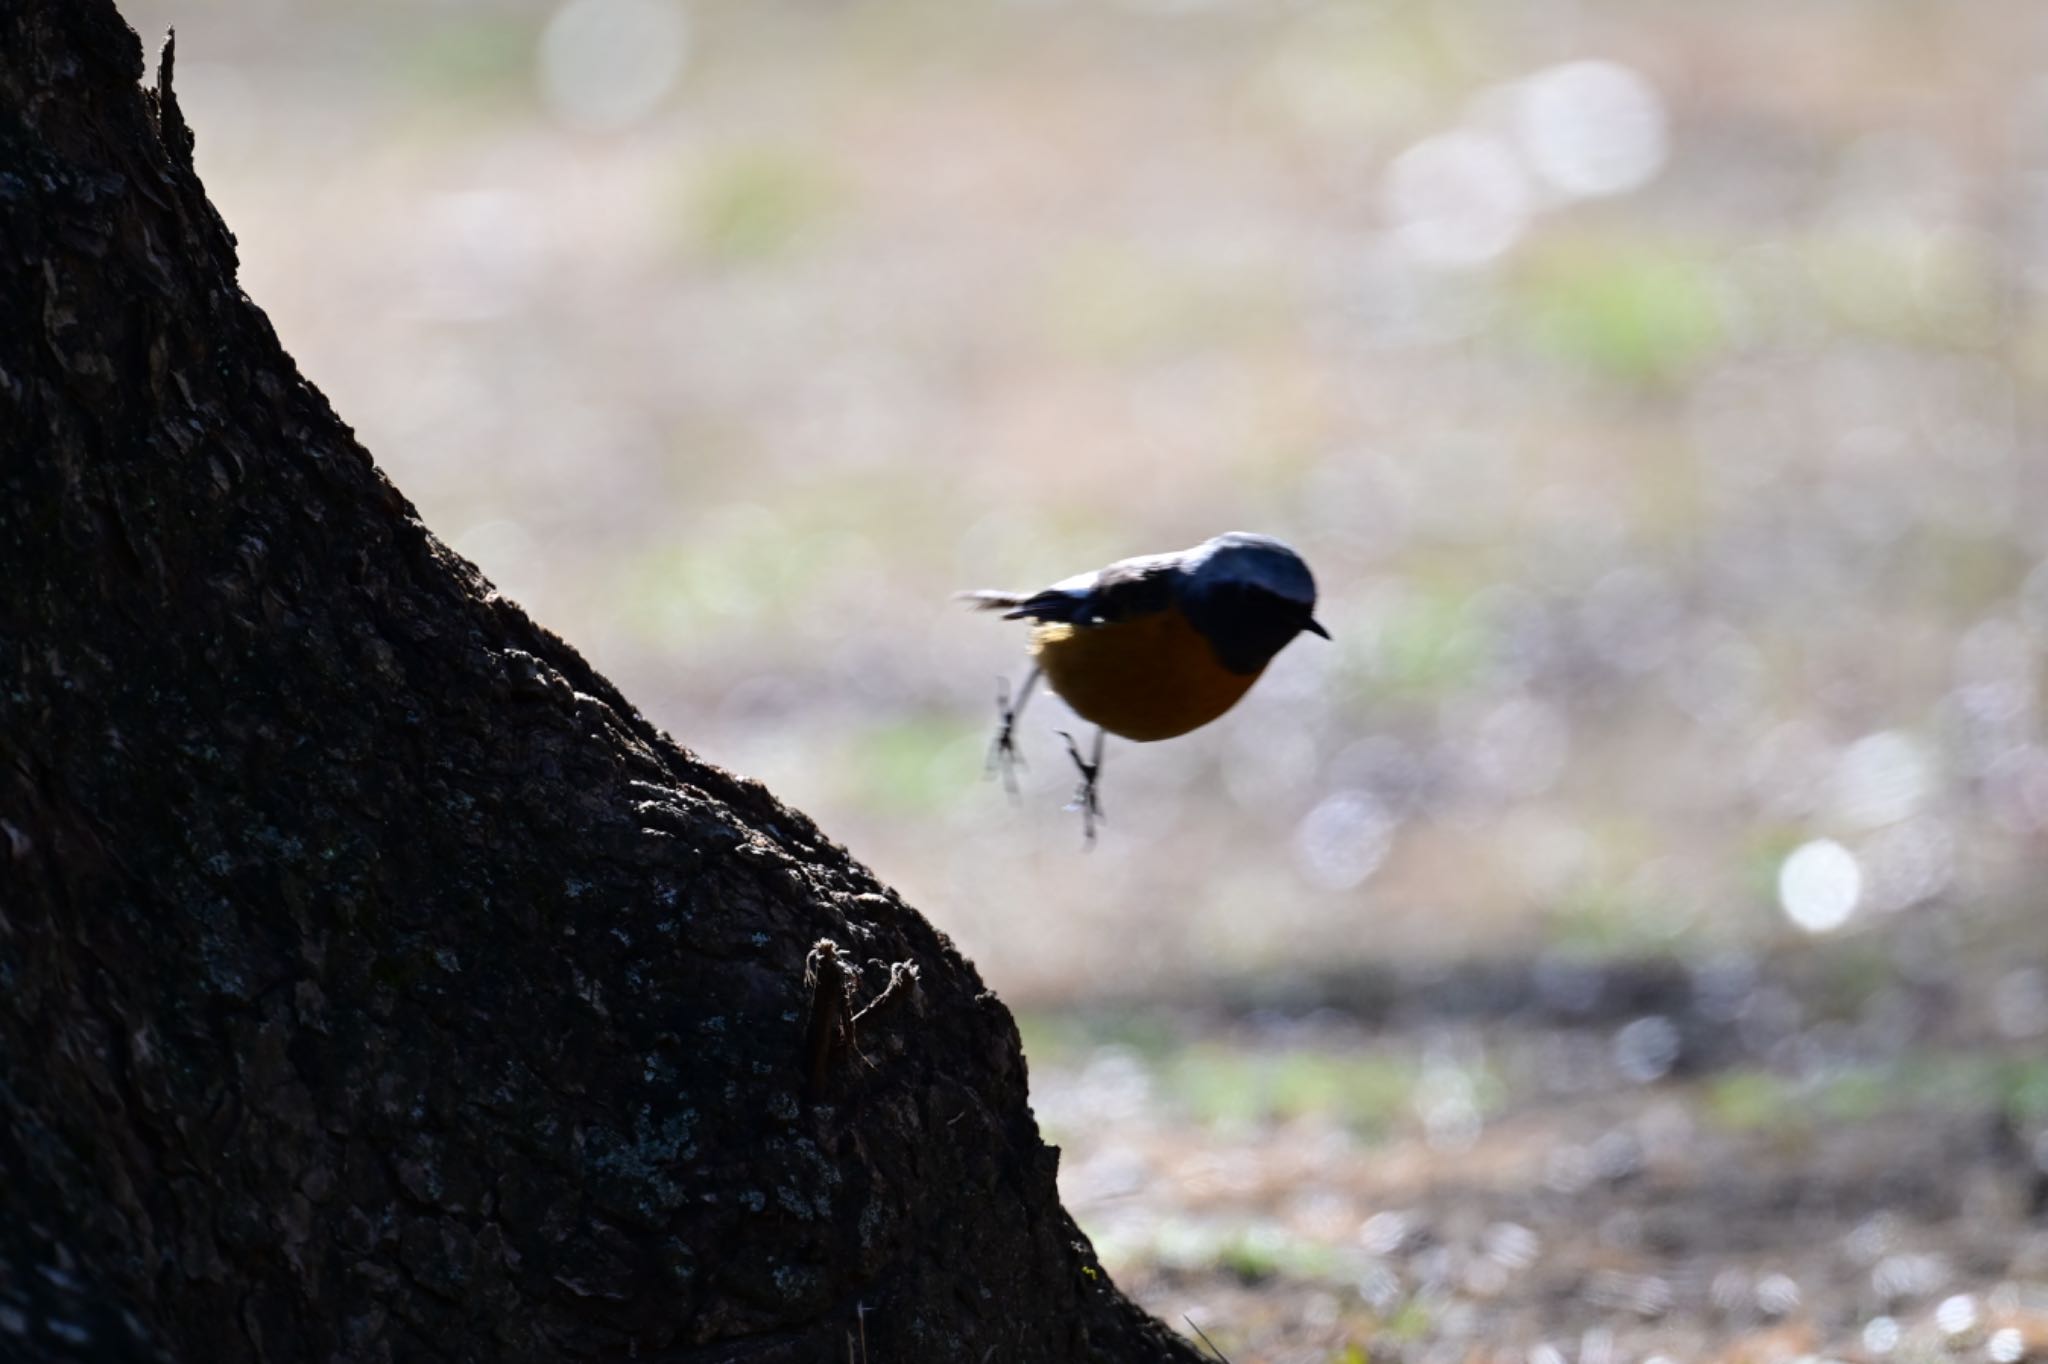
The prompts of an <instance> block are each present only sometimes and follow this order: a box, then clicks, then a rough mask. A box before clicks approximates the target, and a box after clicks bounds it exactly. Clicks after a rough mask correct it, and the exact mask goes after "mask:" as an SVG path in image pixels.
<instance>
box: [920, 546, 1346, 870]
mask: <svg viewBox="0 0 2048 1364" xmlns="http://www.w3.org/2000/svg"><path fill="white" fill-rule="evenodd" d="M958 595H959V597H960V598H961V599H962V600H963V601H966V602H967V603H968V604H969V605H971V606H973V607H975V608H977V609H979V610H983V611H1001V612H1002V613H1003V619H1004V620H1028V621H1030V622H1031V623H1032V625H1031V645H1030V647H1031V670H1030V672H1028V673H1027V674H1026V675H1025V678H1024V681H1023V683H1022V685H1021V686H1019V687H1018V688H1017V690H1016V693H1015V695H1014V698H1013V696H1012V694H1011V692H1010V689H1009V686H1008V683H1007V682H1003V683H999V684H998V690H997V696H996V707H997V712H998V716H999V720H998V728H997V730H996V737H995V740H994V742H993V743H991V745H990V747H989V767H990V769H991V770H995V769H997V768H1000V769H1001V771H1002V773H1003V776H1004V780H1005V781H1006V782H1010V781H1011V780H1012V778H1011V769H1012V767H1013V766H1016V765H1017V764H1018V763H1019V758H1018V755H1017V746H1016V728H1017V717H1018V716H1019V715H1021V714H1022V713H1023V711H1024V706H1025V703H1026V702H1028V701H1029V700H1030V699H1031V694H1032V689H1033V688H1034V687H1035V686H1036V685H1037V684H1038V682H1039V680H1040V678H1043V679H1044V681H1045V683H1046V685H1047V686H1049V687H1051V688H1052V690H1053V691H1054V692H1055V693H1057V694H1058V695H1059V696H1060V697H1061V698H1062V699H1063V700H1065V701H1066V703H1067V704H1068V705H1069V706H1071V707H1073V709H1074V713H1075V714H1077V715H1079V716H1080V717H1081V718H1082V719H1084V720H1086V721H1088V722H1090V723H1091V724H1093V725H1095V726H1096V730H1095V745H1094V749H1093V756H1092V757H1090V758H1083V757H1082V756H1081V748H1080V745H1079V744H1077V743H1075V741H1074V736H1073V735H1072V734H1069V733H1067V732H1065V731H1059V734H1060V737H1061V738H1062V739H1064V740H1066V745H1067V754H1068V756H1069V757H1071V758H1072V759H1073V761H1074V766H1075V767H1076V768H1077V769H1079V771H1080V774H1081V784H1080V786H1079V788H1078V789H1077V790H1076V791H1075V793H1074V800H1073V804H1072V805H1070V806H1069V807H1068V808H1070V809H1078V810H1079V811H1080V813H1081V819H1082V830H1083V834H1084V837H1085V838H1086V839H1087V841H1088V842H1089V843H1091V844H1092V843H1093V842H1094V841H1095V825H1096V823H1097V822H1098V821H1099V820H1100V819H1101V818H1102V804H1101V797H1100V795H1099V779H1100V776H1101V772H1102V748H1103V740H1104V736H1106V735H1109V734H1114V735H1117V736H1118V737H1120V738H1124V739H1130V740H1133V741H1135V742H1137V743H1154V742H1156V741H1158V740H1161V739H1172V738H1177V737H1179V736H1180V735H1182V734H1186V733H1188V732H1189V731H1190V730H1194V729H1199V728H1201V727H1202V726H1203V725H1206V724H1208V723H1209V722H1210V721H1211V720H1214V719H1215V718H1216V717H1217V716H1219V715H1222V714H1223V713H1224V712H1225V711H1227V710H1229V709H1230V708H1231V707H1232V706H1234V705H1236V704H1237V701H1238V698H1240V697H1242V696H1243V695H1244V694H1245V693H1246V692H1247V691H1249V690H1251V685H1252V683H1254V682H1256V681H1258V679H1259V674H1260V673H1262V672H1264V671H1265V670H1266V665H1267V664H1268V663H1270V662H1272V661H1273V658H1274V656H1275V655H1276V654H1278V653H1279V652H1280V651H1281V650H1282V649H1284V648H1286V647H1287V645H1288V644H1289V643H1291V642H1292V641H1293V639H1294V637H1295V636H1296V635H1298V634H1301V633H1303V632H1304V631H1306V632H1307V633H1309V634H1312V635H1319V636H1321V637H1322V638H1323V639H1328V638H1329V637H1330V632H1329V631H1328V630H1325V629H1324V628H1323V626H1322V624H1321V623H1320V622H1319V621H1317V620H1316V618H1315V608H1316V581H1315V577H1314V575H1312V574H1311V573H1310V572H1309V569H1308V565H1307V564H1306V563H1304V562H1302V558H1301V556H1300V555H1299V554H1296V553H1295V552H1294V550H1293V549H1291V548H1289V547H1288V546H1287V545H1286V544H1284V543H1282V542H1281V541H1279V540H1276V539H1274V538H1273V537H1272V536H1270V535H1258V534H1254V533H1253V532H1250V531H1230V532H1228V533H1226V534H1223V535H1218V536H1214V537H1212V538H1210V539H1208V540H1204V541H1203V542H1202V543H1201V544H1199V545H1196V546H1195V547H1194V548H1192V549H1184V550H1179V551H1177V552H1174V553H1170V554H1143V555H1138V556H1136V557H1134V558H1129V559H1119V560H1117V561H1116V562H1115V563H1113V564H1110V565H1109V566H1108V567H1106V568H1099V569H1096V570H1095V571H1094V572H1092V573H1079V574H1076V575H1075V576H1073V577H1071V578H1064V579H1062V580H1060V581H1059V582H1056V583H1054V584H1053V585H1052V586H1051V587H1048V588H1045V589H1043V590H1042V591H1038V592H1003V591H996V590H988V589H984V590H980V591H973V592H962V593H960V594H958ZM1012 789H1013V790H1014V789H1015V788H1014V785H1013V786H1012Z"/></svg>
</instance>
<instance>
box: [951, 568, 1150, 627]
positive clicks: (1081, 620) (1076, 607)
mask: <svg viewBox="0 0 2048 1364" xmlns="http://www.w3.org/2000/svg"><path fill="white" fill-rule="evenodd" d="M1179 575H1180V558H1179V556H1178V555H1173V554H1148V555H1145V556H1144V557H1142V558H1137V559H1121V560H1118V561H1117V562H1116V563H1113V564H1111V565H1110V566H1109V567H1108V568H1105V569H1101V570H1099V571H1097V572H1094V573H1082V574H1078V575H1076V576H1074V577H1072V578H1066V579H1063V580H1061V581H1060V582H1056V583H1054V584H1053V585H1052V586H1051V587H1048V588H1046V589H1044V590H1043V591H1040V592H1032V593H1028V594H1027V593H1022V592H998V591H982V592H962V593H961V594H960V599H961V600H962V601H965V602H968V603H970V604H972V605H974V606H976V607H978V608H980V609H981V610H983V611H1001V612H1002V613H1003V619H1004V620H1050V621H1065V622H1067V623H1068V624H1072V625H1099V624H1102V623H1104V622H1107V621H1118V620H1128V619H1130V618H1131V617H1133V616H1144V615H1150V614H1151V613H1152V612H1154V611H1163V610H1165V609H1166V608H1167V606H1168V605H1169V604H1171V603H1172V601H1173V593H1174V587H1175V584H1176V582H1177V581H1178V578H1179Z"/></svg>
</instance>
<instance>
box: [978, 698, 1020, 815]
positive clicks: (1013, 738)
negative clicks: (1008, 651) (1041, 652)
mask: <svg viewBox="0 0 2048 1364" xmlns="http://www.w3.org/2000/svg"><path fill="white" fill-rule="evenodd" d="M996 715H997V717H998V719H997V723H996V737H995V738H994V740H993V741H991V742H990V744H989V746H988V762H987V764H986V765H985V770H986V771H987V773H988V775H990V776H995V775H996V774H998V773H1000V774H1001V775H1002V778H1003V789H1004V790H1005V791H1008V792H1009V793H1010V794H1011V795H1013V796H1014V795H1016V794H1017V770H1018V769H1019V768H1021V767H1023V766H1024V755H1023V754H1022V753H1019V752H1018V751H1017V707H1016V706H1014V705H1012V704H1010V683H1009V680H1008V679H1007V678H1001V677H999V678H997V679H996Z"/></svg>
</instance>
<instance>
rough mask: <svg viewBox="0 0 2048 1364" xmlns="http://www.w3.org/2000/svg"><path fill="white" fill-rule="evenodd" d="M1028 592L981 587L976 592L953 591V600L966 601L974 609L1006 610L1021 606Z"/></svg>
mask: <svg viewBox="0 0 2048 1364" xmlns="http://www.w3.org/2000/svg"><path fill="white" fill-rule="evenodd" d="M1030 595H1031V594H1030V593H1028V592H998V591H996V590H995V589H993V588H982V589H981V590H980V591H978V592H955V593H954V594H953V600H954V601H958V602H966V603H967V605H968V606H970V607H972V608H973V609H974V610H976V611H1007V610H1008V609H1010V608H1011V607H1013V606H1021V605H1022V604H1023V603H1024V602H1025V601H1026V600H1027V599H1028V598H1029V597H1030Z"/></svg>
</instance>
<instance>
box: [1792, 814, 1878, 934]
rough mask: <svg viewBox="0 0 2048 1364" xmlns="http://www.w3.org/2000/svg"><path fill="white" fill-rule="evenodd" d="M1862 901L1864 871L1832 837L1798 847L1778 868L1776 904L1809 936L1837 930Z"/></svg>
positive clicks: (1853, 855)
mask: <svg viewBox="0 0 2048 1364" xmlns="http://www.w3.org/2000/svg"><path fill="white" fill-rule="evenodd" d="M1862 899H1863V868H1862V867H1861V866H1860V865H1859V864H1858V863H1857V861H1856V855H1855V854H1854V853H1852V852H1850V851H1849V850H1848V849H1847V848H1845V847H1843V846H1842V845H1841V844H1839V843H1837V842H1835V841H1834V840H1833V839H1831V838H1817V839H1815V840H1814V841H1813V842H1811V843H1802V844H1800V845H1799V846H1798V847H1797V848H1795V849H1793V850H1792V853H1791V855H1790V856H1788V857H1787V858H1786V859H1785V862H1784V865H1782V866H1781V867H1779V868H1778V903H1779V905H1780V906H1782V907H1783V908H1784V911H1785V915H1786V917H1787V918H1789V919H1791V920H1792V922H1793V923H1795V924H1797V925H1798V926H1799V927H1801V928H1803V929H1805V930H1806V931H1807V932H1809V933H1826V932H1829V931H1830V930H1832V929H1837V928H1840V927H1841V926H1842V925H1843V924H1845V923H1847V922H1849V916H1850V915H1852V914H1854V913H1855V912H1856V906H1857V905H1858V904H1859V903H1860V902H1861V901H1862Z"/></svg>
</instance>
